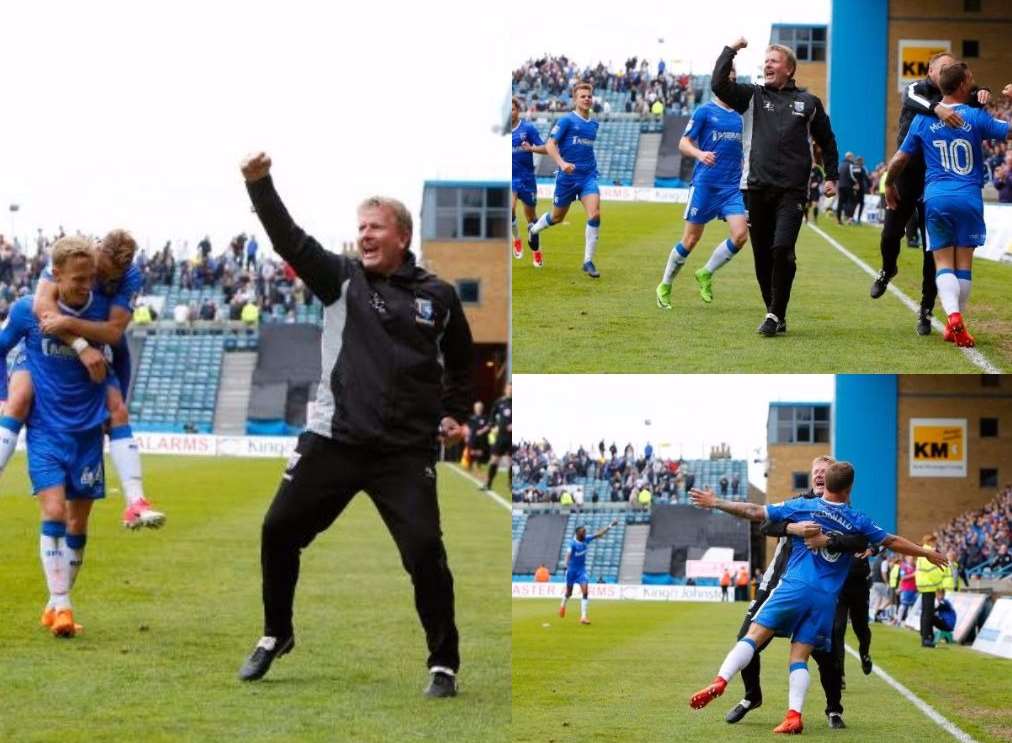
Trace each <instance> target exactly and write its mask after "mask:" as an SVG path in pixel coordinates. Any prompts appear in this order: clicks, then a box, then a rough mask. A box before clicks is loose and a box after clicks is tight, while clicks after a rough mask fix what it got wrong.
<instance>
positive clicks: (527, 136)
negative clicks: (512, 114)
mask: <svg viewBox="0 0 1012 743" xmlns="http://www.w3.org/2000/svg"><path fill="white" fill-rule="evenodd" d="M524 142H526V143H527V144H529V145H531V146H532V147H538V146H540V145H543V144H544V142H542V141H541V135H540V134H538V128H537V127H536V126H534V124H532V123H531V122H529V121H520V123H518V124H517V125H516V128H515V129H514V130H513V177H514V178H533V177H534V153H533V152H525V151H524V148H523V147H522V146H521V145H522V144H523V143H524Z"/></svg>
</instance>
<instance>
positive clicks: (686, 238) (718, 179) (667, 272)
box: [656, 69, 748, 310]
mask: <svg viewBox="0 0 1012 743" xmlns="http://www.w3.org/2000/svg"><path fill="white" fill-rule="evenodd" d="M731 79H732V80H734V79H735V73H734V70H733V69H732V71H731ZM741 128H742V119H741V114H739V113H738V112H737V111H735V110H734V109H732V108H731V107H730V106H728V105H727V104H726V103H724V102H723V101H722V100H720V98H714V99H713V100H712V101H709V102H708V103H704V104H703V105H702V106H700V107H699V108H697V109H696V110H695V111H694V112H693V114H692V118H691V119H689V125H688V126H687V127H686V128H685V134H684V135H682V139H681V140H680V141H679V142H678V151H679V152H681V153H682V155H684V156H686V157H694V158H695V159H696V167H695V170H693V171H692V188H691V189H689V203H688V204H687V205H686V207H685V230H684V231H683V233H682V239H681V241H680V242H679V243H678V244H677V245H675V247H673V248H672V249H671V253H670V254H669V255H668V263H667V265H666V266H665V267H664V275H663V276H662V277H661V283H660V284H658V285H657V290H656V295H657V306H658V307H660V308H661V309H662V310H670V309H671V282H672V281H673V280H674V278H675V277H676V276H677V275H678V273H679V271H681V270H682V266H684V265H685V261H686V260H687V259H688V257H689V253H691V252H692V249H693V248H694V247H696V243H698V242H699V238H701V237H702V236H703V230H704V229H706V223H707V222H709V221H710V220H711V219H715V218H717V217H719V218H720V219H726V220H727V226H728V228H729V229H730V230H731V237H729V238H728V239H726V240H722V241H721V243H720V244H719V245H718V246H717V247H716V248H715V249H714V251H713V255H711V256H710V260H709V261H707V263H706V265H705V266H703V267H702V268H700V269H699V270H698V271H696V283H697V284H699V296H701V297H702V298H703V301H704V302H707V303H709V302H712V301H713V286H712V282H713V274H714V273H715V272H716V270H717V269H718V268H720V267H721V266H723V265H724V264H725V263H727V262H728V261H730V260H731V259H732V258H734V256H735V255H737V253H738V251H739V250H741V246H742V245H744V244H745V241H746V240H748V220H747V218H746V216H745V200H744V199H743V198H742V196H741V189H740V186H739V183H740V181H741V159H742V149H741ZM704 148H705V149H704Z"/></svg>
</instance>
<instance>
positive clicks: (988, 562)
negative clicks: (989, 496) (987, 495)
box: [935, 485, 1012, 572]
mask: <svg viewBox="0 0 1012 743" xmlns="http://www.w3.org/2000/svg"><path fill="white" fill-rule="evenodd" d="M1010 534H1012V485H1006V486H1005V488H1004V489H1003V490H1002V491H1000V492H999V493H998V494H997V495H996V496H995V497H994V499H993V500H992V501H991V502H990V503H988V504H987V505H985V506H984V507H983V508H979V509H977V510H974V511H967V512H966V513H964V514H962V515H960V516H957V517H956V518H954V519H952V521H950V522H949V523H947V524H946V525H945V526H943V527H942V528H941V529H939V530H937V531H936V532H935V537H936V538H937V539H938V544H939V551H940V552H942V553H949V552H953V553H955V555H956V556H957V559H958V560H959V564H960V567H961V568H964V569H966V570H968V571H970V570H973V569H974V568H987V569H989V570H990V572H995V571H1002V570H1006V571H1007V570H1008V569H1009V566H1010V565H1012V555H1010V554H1009V539H1010Z"/></svg>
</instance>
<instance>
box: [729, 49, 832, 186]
mask: <svg viewBox="0 0 1012 743" xmlns="http://www.w3.org/2000/svg"><path fill="white" fill-rule="evenodd" d="M736 53H737V52H736V51H735V50H734V49H732V48H731V47H724V51H723V52H721V54H720V56H719V57H717V64H716V66H715V67H714V69H713V78H712V81H711V87H712V89H713V92H714V94H715V95H716V96H717V97H718V98H720V99H721V100H722V101H724V102H725V103H726V104H727V105H729V106H731V108H733V109H734V110H735V111H737V112H738V113H740V114H741V115H742V119H743V121H742V147H743V150H744V162H743V164H742V174H741V188H742V190H753V189H761V188H783V189H797V190H799V191H805V192H806V193H807V191H808V176H809V175H810V174H811V172H812V148H811V144H810V142H809V138H811V139H814V140H815V143H816V144H818V145H819V147H820V148H821V149H822V163H823V166H824V167H825V169H826V180H830V181H835V180H836V179H837V165H838V161H839V153H838V152H837V149H836V137H834V136H833V129H832V127H831V126H830V124H829V116H827V115H826V111H825V109H824V108H823V106H822V101H820V100H819V97H818V96H816V95H813V94H812V93H809V92H808V91H807V90H802V89H800V88H798V87H797V86H796V85H795V84H794V80H788V81H787V84H786V85H785V86H784V87H783V88H782V89H781V90H777V89H776V88H771V87H769V86H766V85H744V84H739V83H735V82H732V81H731V77H730V75H731V65H732V64H733V62H734V56H735V54H736Z"/></svg>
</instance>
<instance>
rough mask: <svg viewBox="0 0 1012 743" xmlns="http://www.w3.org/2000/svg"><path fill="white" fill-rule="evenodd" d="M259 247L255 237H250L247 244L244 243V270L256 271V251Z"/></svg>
mask: <svg viewBox="0 0 1012 743" xmlns="http://www.w3.org/2000/svg"><path fill="white" fill-rule="evenodd" d="M259 247H260V246H259V245H258V244H257V236H256V235H250V236H249V242H247V243H246V270H247V271H249V270H251V269H252V270H254V271H255V270H256V267H257V249H258V248H259Z"/></svg>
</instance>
